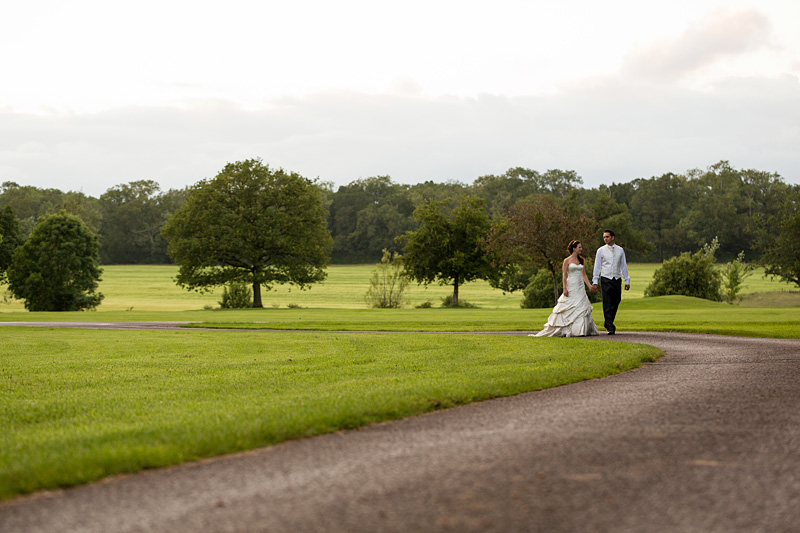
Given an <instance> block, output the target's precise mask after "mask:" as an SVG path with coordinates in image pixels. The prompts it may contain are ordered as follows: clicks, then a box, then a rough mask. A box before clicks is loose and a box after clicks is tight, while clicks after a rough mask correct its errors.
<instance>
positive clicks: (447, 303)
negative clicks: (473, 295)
mask: <svg viewBox="0 0 800 533" xmlns="http://www.w3.org/2000/svg"><path fill="white" fill-rule="evenodd" d="M442 307H473V308H474V307H478V306H477V305H475V304H471V303H469V302H468V301H466V300H464V299H463V298H459V299H458V303H457V304H456V305H453V295H452V294H448V295H447V296H445V297H444V298H442Z"/></svg>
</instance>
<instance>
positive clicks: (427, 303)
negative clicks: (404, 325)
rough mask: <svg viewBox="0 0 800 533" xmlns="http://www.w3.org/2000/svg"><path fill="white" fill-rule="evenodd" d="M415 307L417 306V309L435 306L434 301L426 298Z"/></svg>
mask: <svg viewBox="0 0 800 533" xmlns="http://www.w3.org/2000/svg"><path fill="white" fill-rule="evenodd" d="M414 307H416V308H417V309H430V308H431V307H433V302H431V301H430V300H426V301H424V302H422V303H421V304H419V305H415V306H414Z"/></svg>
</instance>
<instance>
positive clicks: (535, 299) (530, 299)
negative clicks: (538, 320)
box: [519, 270, 561, 309]
mask: <svg viewBox="0 0 800 533" xmlns="http://www.w3.org/2000/svg"><path fill="white" fill-rule="evenodd" d="M558 290H559V291H560V290H561V284H560V283H559V284H558ZM554 305H555V302H554V301H553V275H552V274H550V272H548V271H546V270H540V271H539V272H537V273H536V275H535V276H533V279H531V282H530V283H528V286H527V287H525V290H524V291H523V292H522V302H521V303H520V304H519V306H520V307H522V308H523V309H540V308H545V307H553V306H554Z"/></svg>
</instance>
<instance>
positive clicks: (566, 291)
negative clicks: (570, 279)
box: [561, 257, 569, 298]
mask: <svg viewBox="0 0 800 533" xmlns="http://www.w3.org/2000/svg"><path fill="white" fill-rule="evenodd" d="M567 259H569V257H567ZM567 259H564V262H563V263H562V264H561V286H562V287H564V296H566V297H567V298H569V289H567V274H569V263H567Z"/></svg>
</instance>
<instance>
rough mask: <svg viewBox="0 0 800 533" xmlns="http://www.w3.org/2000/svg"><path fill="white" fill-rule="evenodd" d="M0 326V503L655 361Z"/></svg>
mask: <svg viewBox="0 0 800 533" xmlns="http://www.w3.org/2000/svg"><path fill="white" fill-rule="evenodd" d="M0 335H2V338H3V342H2V344H0V403H1V404H2V406H3V409H2V410H0V427H1V428H2V431H0V498H9V497H13V496H15V495H19V494H23V493H29V492H33V491H36V490H41V489H49V488H55V487H65V486H71V485H76V484H80V483H86V482H89V481H93V480H97V479H101V478H103V477H106V476H109V475H113V474H119V473H125V472H136V471H139V470H142V469H146V468H155V467H161V466H166V465H172V464H178V463H182V462H185V461H192V460H196V459H200V458H203V457H211V456H215V455H219V454H224V453H230V452H235V451H240V450H247V449H252V448H256V447H261V446H266V445H270V444H275V443H278V442H281V441H285V440H287V439H293V438H300V437H307V436H310V435H318V434H322V433H327V432H332V431H336V430H339V429H346V428H355V427H359V426H363V425H365V424H369V423H372V422H379V421H384V420H392V419H398V418H402V417H407V416H410V415H415V414H419V413H424V412H428V411H432V410H436V409H441V408H445V407H450V406H456V405H461V404H466V403H469V402H474V401H479V400H485V399H488V398H494V397H502V396H509V395H513V394H518V393H522V392H527V391H533V390H539V389H544V388H548V387H554V386H558V385H564V384H567V383H572V382H577V381H581V380H586V379H592V378H596V377H601V376H606V375H609V374H614V373H617V372H622V371H624V370H628V369H631V368H635V367H637V366H639V365H640V364H641V363H642V362H643V361H653V360H655V359H656V358H657V357H658V356H659V355H660V352H659V351H658V350H656V349H655V348H652V347H648V346H643V345H628V344H623V343H606V342H599V341H597V340H586V339H533V338H529V337H522V336H498V335H421V334H420V335H413V334H334V333H325V334H319V333H266V332H236V333H232V332H209V331H177V332H162V331H147V332H140V331H97V330H69V329H55V328H53V329H39V328H37V329H35V330H31V329H29V328H22V327H7V328H3V329H2V330H0Z"/></svg>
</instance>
